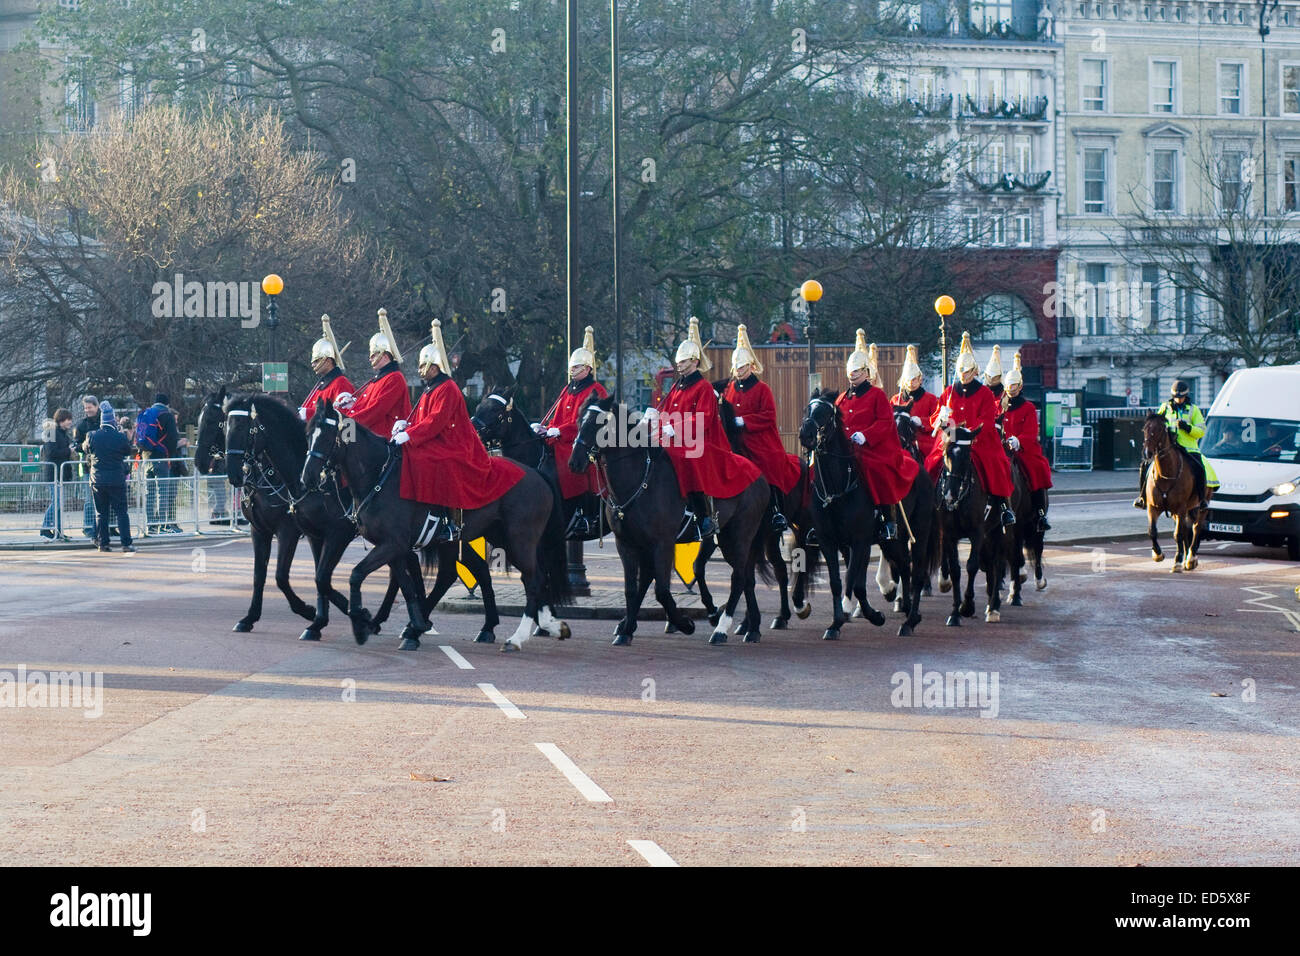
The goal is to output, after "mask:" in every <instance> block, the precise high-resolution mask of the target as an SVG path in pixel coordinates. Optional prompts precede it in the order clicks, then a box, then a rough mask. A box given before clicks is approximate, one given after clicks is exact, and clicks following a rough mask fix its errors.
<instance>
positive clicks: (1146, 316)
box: [1135, 265, 1160, 405]
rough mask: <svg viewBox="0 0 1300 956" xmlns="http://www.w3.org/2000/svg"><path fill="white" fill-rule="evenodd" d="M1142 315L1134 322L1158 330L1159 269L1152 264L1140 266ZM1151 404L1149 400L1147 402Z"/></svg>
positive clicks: (1151, 329) (1151, 330)
mask: <svg viewBox="0 0 1300 956" xmlns="http://www.w3.org/2000/svg"><path fill="white" fill-rule="evenodd" d="M1140 301H1141V302H1142V315H1141V316H1140V317H1139V318H1138V320H1137V322H1136V323H1135V324H1136V325H1137V326H1138V328H1141V329H1145V330H1146V331H1147V332H1156V331H1159V326H1160V269H1159V268H1158V267H1156V266H1153V265H1144V266H1143V267H1142V298H1141V300H1140ZM1147 404H1148V405H1149V404H1151V403H1150V402H1148V403H1147Z"/></svg>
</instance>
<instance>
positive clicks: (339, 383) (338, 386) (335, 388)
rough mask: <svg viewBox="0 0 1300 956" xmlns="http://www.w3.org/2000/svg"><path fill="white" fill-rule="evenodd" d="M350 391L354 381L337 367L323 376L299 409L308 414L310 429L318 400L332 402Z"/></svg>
mask: <svg viewBox="0 0 1300 956" xmlns="http://www.w3.org/2000/svg"><path fill="white" fill-rule="evenodd" d="M350 391H352V383H351V382H349V381H348V377H347V376H346V375H344V374H343V373H342V372H340V371H339V370H338V369H337V368H336V369H334V371H332V372H330V373H329V374H328V375H326V376H324V377H323V378H321V379H320V380H319V381H318V382H317V383H316V384H315V386H313V388H312V390H311V392H310V394H308V396H307V398H306V399H305V400H304V401H303V403H302V407H301V408H300V409H299V411H301V412H303V413H305V414H306V416H307V417H306V419H304V420H305V421H306V422H307V427H308V429H310V428H311V420H312V419H313V418H314V417H315V416H316V402H317V401H318V400H320V399H324V400H325V401H327V402H332V401H334V399H336V398H338V397H339V396H340V395H342V394H343V393H344V392H350ZM298 417H299V418H301V417H302V416H301V415H299V416H298ZM390 427H391V426H390Z"/></svg>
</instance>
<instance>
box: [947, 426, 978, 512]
mask: <svg viewBox="0 0 1300 956" xmlns="http://www.w3.org/2000/svg"><path fill="white" fill-rule="evenodd" d="M983 428H984V426H983V425H980V426H979V427H977V428H975V429H974V430H972V429H969V428H963V427H962V426H961V425H952V426H951V427H950V428H949V429H948V431H947V436H948V437H947V440H946V441H945V442H944V447H943V474H942V475H940V476H939V491H940V495H941V496H942V498H943V501H944V504H945V505H946V506H947V507H948V508H950V509H951V508H954V507H956V505H957V503H958V502H960V501H961V500H962V499H963V498H965V497H966V489H967V488H969V487H970V485H971V484H972V480H973V478H974V477H975V468H974V457H973V454H972V452H971V446H972V444H973V443H974V441H975V436H976V435H978V434H979V433H980V432H981V431H982V430H983Z"/></svg>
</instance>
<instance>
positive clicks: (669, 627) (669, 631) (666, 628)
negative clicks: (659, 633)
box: [664, 621, 679, 634]
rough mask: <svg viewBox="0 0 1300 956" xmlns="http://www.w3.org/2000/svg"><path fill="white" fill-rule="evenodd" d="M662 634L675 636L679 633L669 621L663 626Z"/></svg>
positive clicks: (675, 626)
mask: <svg viewBox="0 0 1300 956" xmlns="http://www.w3.org/2000/svg"><path fill="white" fill-rule="evenodd" d="M664 633H665V634H677V633H679V632H678V630H677V625H676V624H674V623H673V622H672V621H669V622H668V623H667V624H665V625H664Z"/></svg>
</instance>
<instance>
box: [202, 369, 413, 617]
mask: <svg viewBox="0 0 1300 956" xmlns="http://www.w3.org/2000/svg"><path fill="white" fill-rule="evenodd" d="M196 446H197V447H196V449H195V455H194V466H195V468H196V469H197V470H198V472H199V474H204V475H206V474H210V473H211V472H212V470H213V468H214V466H215V463H216V461H217V460H218V459H224V461H225V466H226V477H227V479H228V480H229V482H230V483H231V484H232V485H234V486H235V487H238V488H242V490H243V492H244V493H243V495H242V497H241V504H240V507H241V509H242V511H243V513H244V516H245V517H246V518H247V519H248V524H249V528H250V529H251V532H252V538H253V598H252V602H251V603H250V605H249V608H248V613H247V614H245V615H244V616H243V617H242V618H240V619H239V621H237V622H236V623H235V626H234V630H235V631H240V632H247V631H251V630H252V629H253V625H254V624H255V623H256V622H257V621H258V620H259V619H260V618H261V616H262V594H263V591H264V589H265V585H266V572H267V565H268V563H269V561H270V553H271V542H272V541H273V540H274V541H278V542H279V550H278V552H277V556H276V567H275V581H276V584H277V585H278V586H279V588H280V590H281V591H283V592H284V594H285V597H286V598H288V600H289V607H290V608H292V609H293V612H294V613H295V614H299V615H301V616H302V617H305V618H306V619H307V620H308V621H310V622H311V623H310V624H308V625H307V627H306V629H305V630H304V631H303V632H302V634H301V635H300V636H299V638H298V639H299V640H301V641H318V640H320V636H321V631H322V630H323V629H324V628H325V627H326V626H327V625H328V624H329V606H330V604H331V603H332V604H334V605H335V606H336V607H338V608H339V610H342V611H346V610H347V601H346V599H345V598H344V596H343V595H342V594H341V593H340V592H339V591H337V590H335V589H334V587H333V585H332V583H331V577H332V575H333V573H334V569H335V568H336V567H337V566H338V563H339V560H340V559H341V558H342V556H343V552H344V551H346V550H347V546H348V544H349V543H350V542H351V541H352V539H353V538H354V537H355V536H356V527H355V526H354V525H353V524H352V522H351V521H349V520H348V519H347V517H346V511H347V508H346V506H345V505H344V503H343V499H344V497H345V496H346V494H347V492H346V491H344V490H341V489H339V488H338V487H337V485H333V486H330V487H328V488H325V489H319V490H318V489H310V490H305V489H303V488H302V487H301V486H300V485H299V483H298V473H299V472H300V471H301V470H302V462H303V461H305V460H306V457H307V440H306V437H305V435H304V434H303V427H302V423H301V422H300V421H299V420H298V416H297V415H296V414H295V413H294V411H293V410H292V409H290V408H288V407H287V406H286V405H285V404H284V403H283V402H280V401H279V400H277V399H275V398H273V397H272V396H270V395H262V394H257V393H249V394H240V395H231V394H229V393H228V392H227V390H226V388H225V387H224V386H223V387H222V389H221V391H219V392H217V393H215V394H212V395H209V396H208V397H207V400H206V401H205V402H204V405H203V409H202V411H201V412H200V413H199V421H198V435H197V439H196ZM303 534H306V536H307V541H308V544H309V545H310V546H311V550H312V556H313V558H314V559H315V566H316V575H315V577H316V608H315V611H313V610H312V609H311V608H310V607H309V606H308V605H307V604H306V603H305V602H303V601H302V599H301V598H299V597H298V595H297V594H296V593H295V592H294V590H293V588H292V586H291V585H290V583H289V569H290V567H291V566H292V564H293V558H294V554H295V553H296V551H297V547H298V540H299V538H300V537H301V536H302V535H303ZM411 567H413V568H416V569H417V570H418V564H416V563H415V562H414V559H412V563H411ZM396 593H397V588H396V583H395V581H393V582H390V584H389V589H388V593H387V594H386V595H385V597H384V603H383V606H382V607H381V608H380V611H379V614H378V615H376V617H375V619H374V620H373V621H372V622H371V631H372V633H379V630H380V624H381V623H382V622H383V621H385V620H386V619H387V618H388V614H389V610H390V609H391V607H392V604H393V600H394V598H395V596H396Z"/></svg>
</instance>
